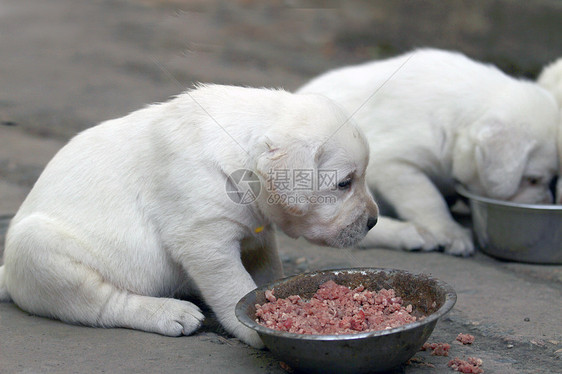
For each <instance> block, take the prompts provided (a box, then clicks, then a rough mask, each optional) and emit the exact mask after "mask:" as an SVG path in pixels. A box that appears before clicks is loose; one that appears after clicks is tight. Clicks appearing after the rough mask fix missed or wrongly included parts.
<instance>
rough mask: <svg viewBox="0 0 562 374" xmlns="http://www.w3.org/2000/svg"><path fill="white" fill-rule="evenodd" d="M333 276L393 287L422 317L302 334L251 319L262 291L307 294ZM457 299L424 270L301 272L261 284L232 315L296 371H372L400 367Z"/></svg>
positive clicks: (348, 283) (371, 287) (370, 286)
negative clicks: (353, 330) (370, 328)
mask: <svg viewBox="0 0 562 374" xmlns="http://www.w3.org/2000/svg"><path fill="white" fill-rule="evenodd" d="M329 280H333V281H335V282H336V283H338V284H341V285H345V286H348V287H351V288H355V287H358V286H359V285H363V286H365V288H366V289H368V290H371V291H378V290H380V289H382V288H387V289H388V288H393V289H395V290H396V293H397V295H398V296H401V297H402V299H403V300H404V305H407V304H412V306H413V312H412V313H413V314H414V315H415V316H417V317H421V316H426V317H425V318H424V319H422V320H421V321H416V322H414V323H410V324H407V325H403V326H400V327H396V328H393V329H389V330H382V331H374V332H364V333H358V334H349V335H304V334H295V333H289V332H283V331H277V330H273V329H270V328H267V327H264V326H262V325H260V324H258V323H257V322H256V321H255V312H256V307H255V305H256V303H257V304H263V303H265V302H266V299H265V291H266V290H271V289H275V296H276V297H279V298H284V297H287V296H289V295H300V296H301V297H302V298H310V297H312V295H313V294H314V293H315V292H316V291H317V290H318V286H320V285H321V284H322V283H324V282H327V281H329ZM456 300H457V295H456V293H455V291H454V290H453V288H452V287H451V286H449V285H448V284H446V283H444V282H442V281H440V280H437V279H435V278H432V277H430V276H428V275H424V274H412V273H409V272H407V271H403V270H395V269H377V268H354V269H342V270H325V271H319V272H314V273H307V274H301V275H297V276H293V277H289V278H285V279H282V280H280V281H277V282H275V283H273V284H269V285H265V286H262V287H259V288H257V289H256V290H254V291H252V292H250V293H248V294H247V295H246V296H244V297H243V298H242V299H241V300H240V301H239V302H238V304H237V305H236V316H237V317H238V319H239V320H240V322H242V323H243V324H244V325H246V326H248V327H250V328H252V329H254V330H255V331H257V333H258V334H259V336H260V337H261V339H262V340H263V342H264V344H265V345H266V347H267V348H269V350H270V351H271V352H272V353H273V355H274V356H276V357H277V358H278V359H279V360H281V361H283V362H285V363H286V364H288V365H289V366H290V367H291V368H293V369H295V370H297V371H299V372H310V373H350V374H351V373H371V372H378V371H385V370H389V369H392V368H394V367H397V366H399V365H400V364H403V363H404V362H406V361H407V360H408V359H409V358H410V357H412V356H413V355H414V354H415V353H416V352H417V351H419V350H420V348H421V346H422V345H423V343H424V342H425V341H426V340H427V338H428V337H429V335H431V332H432V331H433V329H434V327H435V324H436V323H437V320H438V319H439V318H440V317H442V316H443V315H444V314H445V313H447V312H448V311H449V310H451V308H452V307H453V305H455V302H456Z"/></svg>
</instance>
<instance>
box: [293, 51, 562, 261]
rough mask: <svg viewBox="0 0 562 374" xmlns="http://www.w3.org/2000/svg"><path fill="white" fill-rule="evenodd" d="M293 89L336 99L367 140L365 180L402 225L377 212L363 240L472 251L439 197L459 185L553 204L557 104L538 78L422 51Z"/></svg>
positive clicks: (459, 252)
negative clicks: (368, 152) (523, 77)
mask: <svg viewBox="0 0 562 374" xmlns="http://www.w3.org/2000/svg"><path fill="white" fill-rule="evenodd" d="M298 92H300V93H304V92H308V93H321V94H324V95H326V96H327V97H329V98H331V99H333V100H334V101H336V102H338V103H339V104H341V105H342V106H343V108H344V109H346V110H347V111H348V112H349V114H350V116H352V118H353V119H354V120H355V121H356V122H357V123H358V124H359V126H360V127H361V128H362V129H363V130H364V131H365V134H366V136H367V138H368V139H369V143H370V146H371V161H370V164H369V172H368V184H369V186H370V187H371V188H372V189H373V191H374V192H375V196H377V198H379V199H380V200H379V201H378V202H380V203H383V204H382V205H381V206H383V205H388V206H390V207H391V208H392V210H393V211H394V213H395V214H396V215H397V216H398V218H400V219H402V220H403V221H401V220H394V219H391V218H387V217H383V218H382V219H381V220H379V224H378V225H377V228H376V229H375V230H373V231H371V232H370V233H369V235H368V236H367V238H366V240H365V241H364V242H363V243H362V244H363V245H365V246H388V247H393V248H405V249H423V250H433V249H437V248H444V250H445V252H447V253H451V254H456V255H468V254H470V253H472V252H473V250H474V245H473V242H472V239H471V236H470V233H469V231H468V230H465V229H464V228H463V227H461V226H460V225H459V224H458V223H456V222H455V221H454V220H453V219H452V217H451V214H450V212H449V210H448V207H447V204H446V202H445V200H444V198H443V195H449V194H454V189H453V187H454V183H455V182H459V183H461V184H463V185H464V186H466V187H467V188H468V189H469V190H471V191H472V192H475V193H477V194H481V195H484V196H489V197H492V198H496V199H501V200H511V201H518V202H528V203H547V202H550V201H551V200H552V196H551V193H550V192H549V183H550V181H551V179H552V177H553V175H554V173H555V172H556V170H557V164H558V160H557V153H556V134H557V126H558V108H557V105H556V103H555V101H554V99H553V97H552V95H550V94H549V93H548V92H547V91H546V90H544V89H542V88H541V87H539V86H538V85H537V84H536V83H534V82H527V81H523V80H518V79H514V78H511V77H509V76H507V75H506V74H504V73H502V72H501V71H500V70H499V69H497V68H496V67H494V66H491V65H486V64H482V63H479V62H476V61H473V60H471V59H469V58H467V57H466V56H464V55H462V54H460V53H454V52H448V51H441V50H433V49H422V50H417V51H414V52H411V53H408V54H405V55H402V56H399V57H396V58H391V59H388V60H382V61H374V62H368V63H365V64H362V65H358V66H350V67H344V68H340V69H336V70H333V71H331V72H328V73H326V74H323V75H321V76H319V77H317V78H315V79H313V80H312V81H311V82H309V83H308V84H306V85H305V86H304V87H302V88H301V89H299V90H298Z"/></svg>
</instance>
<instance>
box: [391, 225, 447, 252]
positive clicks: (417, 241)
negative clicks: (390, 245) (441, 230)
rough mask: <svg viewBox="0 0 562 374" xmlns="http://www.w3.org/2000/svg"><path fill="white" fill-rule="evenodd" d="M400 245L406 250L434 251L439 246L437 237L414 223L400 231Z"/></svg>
mask: <svg viewBox="0 0 562 374" xmlns="http://www.w3.org/2000/svg"><path fill="white" fill-rule="evenodd" d="M398 234H399V236H398V237H399V240H400V247H401V248H402V249H404V250H406V251H420V250H421V251H434V250H435V249H436V248H437V247H438V243H437V241H436V240H435V238H434V237H433V236H432V235H431V234H430V233H429V232H427V231H426V230H425V229H423V228H421V227H416V226H415V225H413V224H408V225H407V226H404V230H402V231H401V232H399V233H398Z"/></svg>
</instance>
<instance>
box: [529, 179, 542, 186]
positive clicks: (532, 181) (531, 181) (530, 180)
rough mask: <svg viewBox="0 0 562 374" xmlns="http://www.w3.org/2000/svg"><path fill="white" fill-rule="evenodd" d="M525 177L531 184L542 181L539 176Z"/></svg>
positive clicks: (534, 184)
mask: <svg viewBox="0 0 562 374" xmlns="http://www.w3.org/2000/svg"><path fill="white" fill-rule="evenodd" d="M525 179H526V180H527V183H529V184H530V185H531V186H536V185H538V184H540V183H541V178H539V177H527V178H525Z"/></svg>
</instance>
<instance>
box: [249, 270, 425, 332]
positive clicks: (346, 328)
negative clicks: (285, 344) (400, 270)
mask: <svg viewBox="0 0 562 374" xmlns="http://www.w3.org/2000/svg"><path fill="white" fill-rule="evenodd" d="M265 296H266V299H267V300H268V302H266V303H264V304H263V305H259V304H256V322H257V323H259V324H261V325H263V326H266V327H269V328H272V329H276V330H280V331H287V332H294V333H299V334H316V335H327V334H336V335H337V334H353V333H357V332H365V331H378V330H385V329H390V328H394V327H398V326H401V325H404V324H407V323H411V322H415V321H416V317H414V316H413V315H412V314H411V312H412V306H411V305H408V306H406V307H403V306H402V298H400V297H398V296H396V293H395V291H394V290H393V289H390V290H386V289H382V290H380V291H379V292H372V291H368V290H365V288H364V287H363V286H360V287H357V288H355V289H350V288H349V287H346V286H341V285H338V284H336V283H335V282H334V281H328V282H326V283H324V284H322V285H320V287H319V288H318V291H316V293H315V294H314V296H313V297H312V298H311V299H310V300H303V299H302V298H301V297H300V296H298V295H293V296H289V297H287V298H284V299H279V298H276V297H275V296H274V295H273V291H266V294H265Z"/></svg>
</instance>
